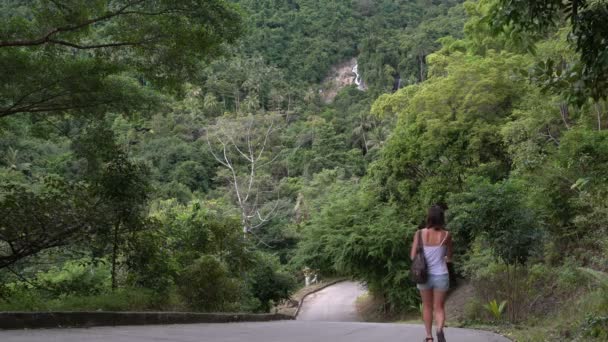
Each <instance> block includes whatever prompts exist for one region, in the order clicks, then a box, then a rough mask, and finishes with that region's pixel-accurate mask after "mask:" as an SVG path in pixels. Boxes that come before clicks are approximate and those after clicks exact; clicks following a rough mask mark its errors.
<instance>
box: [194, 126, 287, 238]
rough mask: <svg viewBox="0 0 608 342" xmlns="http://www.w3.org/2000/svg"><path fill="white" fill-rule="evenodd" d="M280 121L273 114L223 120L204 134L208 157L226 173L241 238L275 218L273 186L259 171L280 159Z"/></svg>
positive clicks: (275, 202)
mask: <svg viewBox="0 0 608 342" xmlns="http://www.w3.org/2000/svg"><path fill="white" fill-rule="evenodd" d="M283 121H284V120H282V118H281V117H280V116H279V115H275V114H258V115H251V114H250V115H247V116H238V117H236V118H234V117H230V118H226V117H222V118H218V120H217V122H216V123H215V124H214V125H212V126H210V127H209V128H208V129H207V134H205V138H206V139H207V143H208V144H209V148H210V151H211V154H212V155H213V157H214V158H215V160H217V162H218V163H220V164H221V165H222V166H223V167H224V169H225V171H226V172H225V173H224V176H225V177H226V179H227V181H229V183H230V188H231V190H232V192H233V197H234V200H235V202H236V205H237V207H238V208H239V210H240V215H241V223H242V228H243V234H248V233H252V234H254V231H255V230H257V229H258V228H260V227H262V226H263V225H264V224H266V223H267V222H268V221H269V220H270V219H271V218H272V217H273V216H274V215H275V212H276V209H277V205H278V201H277V200H276V197H277V192H276V190H275V188H276V184H274V183H275V182H273V181H272V179H270V177H269V176H267V174H268V173H265V174H262V173H261V172H260V171H261V170H262V169H264V168H267V167H272V166H273V165H274V164H275V162H277V160H278V159H279V158H280V156H281V151H282V148H281V146H280V145H279V141H278V136H277V133H278V132H279V131H280V128H281V127H282V125H283Z"/></svg>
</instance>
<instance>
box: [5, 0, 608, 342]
mask: <svg viewBox="0 0 608 342" xmlns="http://www.w3.org/2000/svg"><path fill="white" fill-rule="evenodd" d="M0 4H1V5H0V9H1V11H0V16H1V17H2V23H1V24H0V71H1V74H2V75H3V77H2V82H1V83H0V156H1V158H0V307H2V308H3V309H4V310H56V309H108V310H110V309H112V310H150V309H161V310H200V311H253V312H263V311H268V310H270V308H271V306H272V305H275V304H277V303H279V302H280V301H281V300H284V299H286V298H288V297H289V293H290V292H291V291H292V290H293V289H294V288H295V287H296V286H297V284H298V283H300V282H301V278H302V270H303V269H304V268H305V267H310V268H312V269H315V270H317V271H318V272H319V273H320V274H321V275H322V276H325V277H328V276H335V275H340V276H350V277H354V278H355V279H358V280H361V281H364V282H365V283H366V284H367V285H368V287H369V289H370V291H371V293H372V294H373V295H374V297H376V298H378V299H379V300H380V302H381V303H383V309H384V310H385V311H389V312H394V313H407V312H412V311H413V312H415V311H416V310H417V307H418V303H419V298H418V294H417V292H416V290H415V287H414V286H413V284H411V283H410V281H409V280H408V278H407V274H408V270H409V258H408V251H409V246H410V241H411V238H412V236H413V233H414V232H415V230H416V229H417V227H418V226H419V225H420V224H421V221H422V220H423V219H424V216H425V212H426V208H427V207H429V206H430V205H432V204H440V205H442V206H444V207H446V208H447V209H448V221H449V224H448V227H449V229H450V230H451V231H452V232H453V235H454V241H455V245H456V246H457V250H456V257H455V259H456V261H455V262H456V271H457V273H458V275H459V277H461V278H463V279H466V280H467V282H469V283H470V284H471V285H472V286H473V287H474V289H475V298H474V300H473V301H471V303H469V305H468V307H467V309H466V311H467V321H468V322H473V323H474V322H487V321H490V320H492V321H494V323H498V321H500V322H505V321H508V322H511V323H516V324H522V325H523V326H526V324H527V322H532V321H534V320H535V319H540V318H542V317H545V316H548V317H552V320H551V322H552V323H551V324H554V326H559V329H555V331H556V333H557V334H561V335H555V336H554V338H555V339H563V338H566V339H567V338H568V337H567V336H577V337H583V336H584V337H585V338H598V339H601V338H603V337H606V335H605V331H606V330H605V328H606V325H607V324H608V320H607V319H606V315H607V311H608V302H606V298H608V296H606V293H607V291H608V290H607V286H608V285H607V284H606V278H607V277H606V273H605V272H607V271H608V259H607V257H606V255H605V251H606V249H607V248H608V239H607V238H606V233H607V227H608V207H607V205H606V201H605V199H606V195H607V192H608V173H607V171H606V170H608V168H607V167H608V135H607V134H608V133H606V132H607V131H606V129H607V128H608V105H607V103H606V97H607V96H606V95H607V89H608V79H607V75H608V72H607V71H608V59H607V56H608V42H607V41H606V39H605V37H608V32H606V27H607V26H606V25H604V23H603V22H602V20H603V19H602V18H605V16H606V14H608V4H607V3H606V2H605V1H602V0H593V1H591V0H587V1H565V2H563V1H545V2H543V3H540V2H539V3H537V2H533V3H529V2H525V1H506V0H504V1H503V0H480V1H466V2H463V1H456V0H412V1H397V0H377V1H372V0H332V1H319V0H255V1H253V0H239V1H223V0H212V1H160V2H153V1H140V0H104V1H93V2H91V1H82V0H74V1H46V0H31V1H11V0H6V1H2V2H1V3H0ZM353 58H354V59H355V61H356V65H357V72H358V73H359V74H360V76H361V78H362V81H363V82H364V83H365V85H366V87H365V88H364V89H363V90H362V89H360V88H359V87H357V86H356V85H354V78H355V74H354V73H353V74H352V78H353V82H352V83H353V84H351V85H346V86H344V87H339V88H337V89H334V90H335V91H337V92H338V93H337V96H336V97H335V98H334V99H333V100H331V101H329V100H328V99H327V98H326V97H324V94H323V91H325V90H326V86H327V84H328V79H329V78H331V73H332V70H334V69H335V67H336V66H337V65H341V63H345V62H346V61H349V60H352V59H353ZM492 300H498V301H503V300H504V301H506V306H505V307H506V309H505V311H504V312H502V313H498V314H497V316H492V314H491V310H488V309H485V308H484V306H487V303H489V302H490V301H492ZM562 301H563V302H567V303H570V304H573V303H577V305H570V309H569V310H571V311H566V309H564V308H565V307H566V306H564V305H560V303H561V302H562ZM85 303H86V304H85ZM574 308H578V310H579V311H576V309H574ZM492 317H494V319H493V318H492ZM497 317H498V318H499V319H497ZM560 317H570V318H571V317H574V319H568V320H566V319H560ZM534 329H536V328H529V329H528V330H525V335H524V336H526V338H530V339H531V340H534V338H535V337H534V336H536V335H534V334H540V335H539V336H542V333H546V332H544V331H537V330H534ZM539 329H540V328H539ZM602 334H604V335H602ZM538 340H543V339H542V338H541V337H539V339H538Z"/></svg>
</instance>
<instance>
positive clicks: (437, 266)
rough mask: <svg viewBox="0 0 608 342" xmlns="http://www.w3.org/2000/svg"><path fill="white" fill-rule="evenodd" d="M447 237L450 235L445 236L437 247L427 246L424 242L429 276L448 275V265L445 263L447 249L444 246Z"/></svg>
mask: <svg viewBox="0 0 608 342" xmlns="http://www.w3.org/2000/svg"><path fill="white" fill-rule="evenodd" d="M447 237H448V233H446V234H445V237H444V238H443V240H442V241H441V243H440V244H439V245H437V246H425V245H424V242H423V247H424V248H423V250H424V259H426V265H427V267H428V272H429V274H433V275H442V274H448V265H447V263H446V261H445V256H446V253H447V247H446V246H444V245H443V243H444V242H445V239H447Z"/></svg>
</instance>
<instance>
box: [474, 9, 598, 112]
mask: <svg viewBox="0 0 608 342" xmlns="http://www.w3.org/2000/svg"><path fill="white" fill-rule="evenodd" d="M481 4H482V5H487V6H488V10H487V13H486V15H485V17H484V18H483V21H485V22H487V23H488V24H489V26H490V27H491V28H492V31H493V33H494V34H506V35H508V36H509V37H510V38H511V39H512V40H514V41H516V42H518V43H520V44H524V45H526V46H527V47H529V48H530V49H532V48H533V47H532V46H533V44H534V42H535V41H536V40H538V39H540V38H542V37H543V34H544V33H546V32H548V31H550V30H552V29H555V28H556V27H559V26H560V25H563V13H565V14H566V18H567V20H568V21H569V24H570V25H569V28H570V33H569V40H570V41H571V42H572V45H573V46H574V47H575V48H576V51H577V52H578V53H579V54H580V60H579V61H577V63H575V64H572V65H567V66H566V67H565V70H563V69H564V66H563V64H562V65H561V66H560V65H558V64H559V62H557V63H555V64H554V63H553V61H552V60H549V61H548V63H550V65H546V66H547V68H546V71H547V72H546V73H545V74H546V76H548V77H546V78H545V79H546V82H547V83H552V84H553V85H554V86H557V88H559V85H560V84H562V83H563V82H564V81H565V82H567V83H571V84H573V83H576V84H573V86H572V87H571V88H570V89H568V91H569V92H570V93H571V94H572V96H571V98H572V102H574V103H576V104H578V105H582V104H584V103H585V102H586V101H587V99H588V98H592V99H593V100H595V101H599V100H601V99H606V89H607V87H608V79H607V78H606V75H607V74H608V62H607V58H606V56H607V54H608V42H607V41H606V40H605V39H602V38H601V37H605V36H606V35H607V34H608V31H607V30H608V29H607V28H606V25H604V22H603V20H604V18H605V17H606V14H607V13H608V3H606V2H605V1H603V0H599V1H594V0H591V1H557V0H554V1H543V2H534V3H532V4H530V3H529V2H527V1H495V0H488V1H482V2H481Z"/></svg>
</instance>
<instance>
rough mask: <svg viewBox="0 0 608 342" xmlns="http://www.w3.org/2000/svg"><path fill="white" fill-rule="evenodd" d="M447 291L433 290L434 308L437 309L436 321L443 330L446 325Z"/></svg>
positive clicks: (439, 328)
mask: <svg viewBox="0 0 608 342" xmlns="http://www.w3.org/2000/svg"><path fill="white" fill-rule="evenodd" d="M446 294H447V291H439V290H434V291H433V310H434V311H435V323H436V324H437V330H443V326H444V325H445V296H446Z"/></svg>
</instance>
